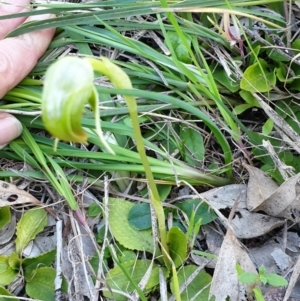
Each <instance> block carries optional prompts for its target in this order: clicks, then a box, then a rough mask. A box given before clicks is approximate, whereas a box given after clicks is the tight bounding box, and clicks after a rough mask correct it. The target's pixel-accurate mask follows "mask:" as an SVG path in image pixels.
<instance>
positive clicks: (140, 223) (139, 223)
mask: <svg viewBox="0 0 300 301" xmlns="http://www.w3.org/2000/svg"><path fill="white" fill-rule="evenodd" d="M128 222H129V224H130V226H131V227H133V228H134V229H136V230H139V231H140V230H145V229H149V228H151V211H150V204H148V203H141V204H135V205H134V206H133V207H132V208H131V209H130V211H129V213H128Z"/></svg>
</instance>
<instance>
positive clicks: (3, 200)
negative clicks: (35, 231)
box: [0, 181, 41, 207]
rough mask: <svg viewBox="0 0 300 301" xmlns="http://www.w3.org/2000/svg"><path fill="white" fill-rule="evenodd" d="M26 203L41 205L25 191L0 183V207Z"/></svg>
mask: <svg viewBox="0 0 300 301" xmlns="http://www.w3.org/2000/svg"><path fill="white" fill-rule="evenodd" d="M28 203H31V204H34V205H37V206H40V205H41V202H40V201H38V200H37V199H36V198H35V197H33V196H32V195H31V194H29V193H27V192H26V191H24V190H21V189H19V188H17V187H16V186H15V185H13V184H10V183H7V182H4V181H0V207H4V206H13V205H19V204H28Z"/></svg>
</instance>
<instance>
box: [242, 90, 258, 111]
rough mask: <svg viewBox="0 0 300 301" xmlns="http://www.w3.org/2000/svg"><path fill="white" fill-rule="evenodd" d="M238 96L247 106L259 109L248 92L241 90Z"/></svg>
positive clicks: (256, 102)
mask: <svg viewBox="0 0 300 301" xmlns="http://www.w3.org/2000/svg"><path fill="white" fill-rule="evenodd" d="M239 94H240V96H241V97H242V98H243V99H244V100H245V102H246V103H247V104H249V105H252V106H253V107H257V108H260V104H259V103H258V101H257V100H256V99H255V98H254V96H253V95H252V94H251V93H250V92H248V91H244V90H241V91H240V92H239Z"/></svg>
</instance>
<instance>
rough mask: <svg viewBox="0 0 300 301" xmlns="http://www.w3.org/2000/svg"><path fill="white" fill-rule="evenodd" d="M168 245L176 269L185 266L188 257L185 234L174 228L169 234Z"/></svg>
mask: <svg viewBox="0 0 300 301" xmlns="http://www.w3.org/2000/svg"><path fill="white" fill-rule="evenodd" d="M167 243H168V246H169V252H170V256H171V258H172V260H173V262H174V264H175V267H179V266H180V265H183V264H184V262H185V259H186V257H187V243H188V242H187V238H186V236H185V234H184V233H183V232H182V231H181V230H180V229H179V228H178V227H172V228H171V229H170V230H169V232H168V234H167Z"/></svg>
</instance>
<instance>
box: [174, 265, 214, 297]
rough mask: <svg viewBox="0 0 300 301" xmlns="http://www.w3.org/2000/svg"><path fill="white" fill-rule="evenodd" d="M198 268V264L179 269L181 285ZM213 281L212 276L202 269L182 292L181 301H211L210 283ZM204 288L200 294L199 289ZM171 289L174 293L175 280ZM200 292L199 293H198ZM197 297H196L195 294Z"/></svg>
mask: <svg viewBox="0 0 300 301" xmlns="http://www.w3.org/2000/svg"><path fill="white" fill-rule="evenodd" d="M197 268H198V266H196V265H187V266H184V267H183V268H182V269H180V270H179V272H178V274H177V276H178V281H179V285H180V286H181V285H182V284H183V283H185V282H186V280H187V279H188V278H189V276H191V275H192V274H193V273H194V272H195V270H196V269H197ZM210 283H211V276H210V275H209V274H208V273H206V272H205V271H204V270H202V271H201V272H200V273H199V274H198V275H197V276H196V277H195V278H194V279H193V280H192V281H191V282H190V283H189V285H188V286H187V288H186V289H185V290H184V291H183V292H182V293H181V295H180V296H181V301H190V300H192V299H193V300H194V301H209V300H213V299H212V298H211V299H209V288H210V287H209V284H210ZM201 290H203V291H202V292H201V293H200V294H199V291H201ZM171 291H172V293H173V294H174V287H173V281H172V282H171ZM198 294H199V295H198ZM196 295H197V297H196V298H195V299H194V296H196Z"/></svg>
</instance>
